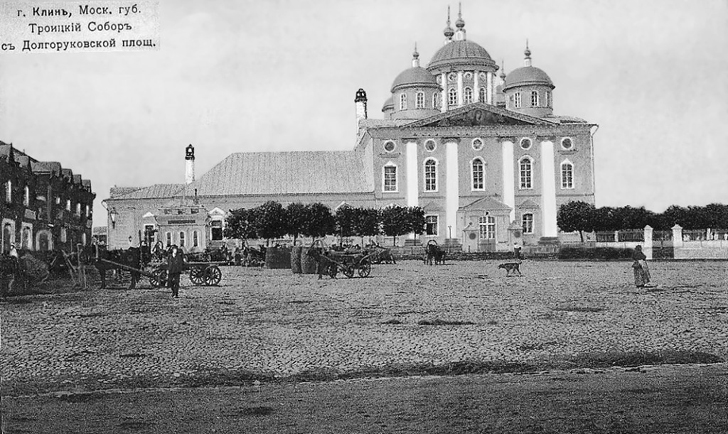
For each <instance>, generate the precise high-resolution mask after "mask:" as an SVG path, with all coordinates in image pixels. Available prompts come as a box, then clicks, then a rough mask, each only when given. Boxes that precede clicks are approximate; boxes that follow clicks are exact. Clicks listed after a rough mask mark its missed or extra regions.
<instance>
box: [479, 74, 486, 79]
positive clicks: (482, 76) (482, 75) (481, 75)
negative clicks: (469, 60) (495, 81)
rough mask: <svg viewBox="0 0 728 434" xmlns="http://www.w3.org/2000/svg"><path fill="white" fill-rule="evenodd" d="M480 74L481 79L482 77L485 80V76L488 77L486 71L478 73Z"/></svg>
mask: <svg viewBox="0 0 728 434" xmlns="http://www.w3.org/2000/svg"><path fill="white" fill-rule="evenodd" d="M478 75H479V76H480V79H481V80H485V78H486V77H485V72H481V73H480V74H478Z"/></svg>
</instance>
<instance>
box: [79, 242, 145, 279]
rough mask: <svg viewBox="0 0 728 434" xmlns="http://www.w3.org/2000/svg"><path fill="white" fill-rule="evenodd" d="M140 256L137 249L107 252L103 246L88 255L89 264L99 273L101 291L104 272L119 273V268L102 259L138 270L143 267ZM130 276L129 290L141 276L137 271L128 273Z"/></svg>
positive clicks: (130, 248)
mask: <svg viewBox="0 0 728 434" xmlns="http://www.w3.org/2000/svg"><path fill="white" fill-rule="evenodd" d="M142 256H143V255H142V251H141V249H140V248H139V247H129V249H127V250H107V249H106V248H105V247H104V246H97V251H96V252H93V253H92V254H91V255H89V262H93V265H94V267H96V269H97V270H98V271H99V276H101V289H104V288H106V271H107V270H117V272H119V271H120V270H121V268H119V267H118V266H116V265H114V264H110V263H108V262H104V261H102V259H104V260H107V261H111V262H115V263H117V264H121V265H126V266H127V267H130V268H134V269H137V270H140V269H142V267H143V266H144V264H143V261H142ZM130 274H131V283H130V284H129V289H134V288H136V284H137V282H138V281H139V278H140V277H141V274H140V273H139V272H138V271H130Z"/></svg>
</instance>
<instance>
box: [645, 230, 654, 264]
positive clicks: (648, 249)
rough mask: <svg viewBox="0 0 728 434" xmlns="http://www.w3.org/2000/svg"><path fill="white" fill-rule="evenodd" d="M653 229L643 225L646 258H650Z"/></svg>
mask: <svg viewBox="0 0 728 434" xmlns="http://www.w3.org/2000/svg"><path fill="white" fill-rule="evenodd" d="M653 231H654V229H652V226H650V225H647V226H645V247H644V250H643V251H644V253H645V256H646V257H647V259H650V260H651V259H652V232H653Z"/></svg>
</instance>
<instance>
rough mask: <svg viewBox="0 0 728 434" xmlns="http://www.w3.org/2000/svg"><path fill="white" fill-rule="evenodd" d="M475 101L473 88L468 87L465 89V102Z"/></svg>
mask: <svg viewBox="0 0 728 434" xmlns="http://www.w3.org/2000/svg"><path fill="white" fill-rule="evenodd" d="M472 102H473V89H471V88H469V87H466V88H465V90H464V103H465V104H470V103H472Z"/></svg>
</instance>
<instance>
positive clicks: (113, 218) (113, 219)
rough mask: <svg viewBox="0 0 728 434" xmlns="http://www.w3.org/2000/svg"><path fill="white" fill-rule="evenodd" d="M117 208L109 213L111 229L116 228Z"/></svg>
mask: <svg viewBox="0 0 728 434" xmlns="http://www.w3.org/2000/svg"><path fill="white" fill-rule="evenodd" d="M116 215H117V214H116V208H111V211H109V218H110V219H111V227H112V228H114V227H116Z"/></svg>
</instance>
